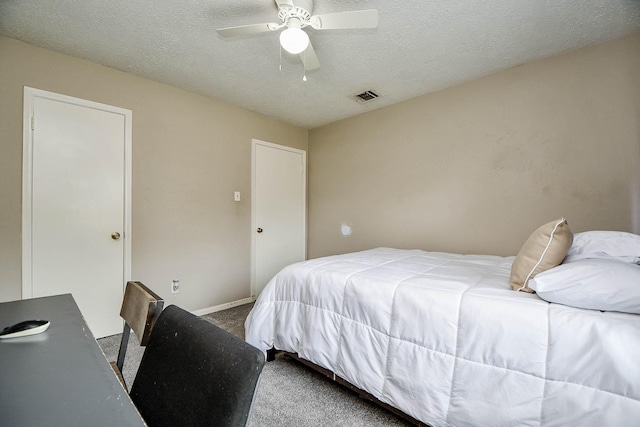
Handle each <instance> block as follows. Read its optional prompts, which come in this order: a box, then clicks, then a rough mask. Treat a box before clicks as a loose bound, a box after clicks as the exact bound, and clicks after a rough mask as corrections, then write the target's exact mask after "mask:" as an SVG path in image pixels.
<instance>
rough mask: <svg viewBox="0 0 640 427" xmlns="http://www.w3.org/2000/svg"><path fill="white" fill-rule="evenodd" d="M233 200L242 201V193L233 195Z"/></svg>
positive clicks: (237, 192)
mask: <svg viewBox="0 0 640 427" xmlns="http://www.w3.org/2000/svg"><path fill="white" fill-rule="evenodd" d="M233 200H235V201H236V202H239V201H240V192H239V191H236V192H235V193H233Z"/></svg>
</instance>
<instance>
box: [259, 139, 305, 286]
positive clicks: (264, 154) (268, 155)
mask: <svg viewBox="0 0 640 427" xmlns="http://www.w3.org/2000/svg"><path fill="white" fill-rule="evenodd" d="M252 163H253V177H252V178H253V184H252V190H253V191H252V195H253V200H252V225H253V227H252V228H253V239H252V243H253V245H252V246H253V256H252V264H253V269H252V270H253V274H252V295H253V296H256V297H257V296H258V295H259V294H260V292H261V291H262V289H263V288H264V286H265V285H266V284H267V282H269V280H270V279H271V278H272V277H273V276H274V275H275V274H276V273H277V272H278V271H280V270H281V269H282V268H283V267H285V266H286V265H288V264H292V263H294V262H298V261H303V260H304V259H305V255H306V153H305V152H304V151H301V150H297V149H294V148H290V147H285V146H282V145H276V144H270V143H267V142H263V141H258V140H254V141H253V162H252Z"/></svg>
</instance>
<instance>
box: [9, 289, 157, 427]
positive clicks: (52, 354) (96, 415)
mask: <svg viewBox="0 0 640 427" xmlns="http://www.w3.org/2000/svg"><path fill="white" fill-rule="evenodd" d="M28 319H44V320H49V321H51V326H49V329H48V330H47V331H45V332H43V333H41V334H38V335H32V336H29V337H22V338H13V339H6V340H0V426H3V427H10V426H65V427H67V426H109V427H114V426H143V425H145V424H144V421H143V420H142V418H141V417H140V415H139V414H138V411H137V410H136V408H135V406H134V405H133V403H132V402H131V399H130V398H129V395H128V394H127V392H126V391H125V390H124V388H123V387H122V386H121V385H120V382H119V381H118V379H117V378H116V376H115V375H114V373H113V371H112V370H111V367H110V366H109V363H108V362H107V360H106V359H105V357H104V355H103V354H102V351H101V350H100V347H99V346H98V343H97V342H96V340H95V338H94V337H93V335H92V334H91V332H90V331H89V328H88V327H87V325H86V323H85V321H84V319H83V317H82V314H81V313H80V310H79V309H78V306H77V305H76V303H75V301H74V300H73V298H72V296H71V295H70V294H66V295H58V296H53V297H46V298H35V299H30V300H23V301H13V302H6V303H0V329H2V328H4V327H6V326H10V325H12V324H14V323H18V322H20V321H22V320H28Z"/></svg>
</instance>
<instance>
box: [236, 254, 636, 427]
mask: <svg viewBox="0 0 640 427" xmlns="http://www.w3.org/2000/svg"><path fill="white" fill-rule="evenodd" d="M513 259H514V257H499V256H491V255H460V254H449V253H439V252H425V251H421V250H401V249H392V248H377V249H372V250H367V251H362V252H355V253H351V254H345V255H336V256H330V257H324V258H318V259H313V260H308V261H304V262H301V263H297V264H293V265H290V266H288V267H286V268H284V269H283V270H282V271H281V272H279V273H278V274H277V275H276V276H275V277H274V278H273V279H272V280H271V281H270V282H269V284H268V285H267V286H266V287H265V289H264V290H263V291H262V293H261V294H260V296H259V298H258V299H257V301H256V303H255V306H254V308H253V310H252V311H251V313H250V314H249V316H248V317H247V320H246V324H245V327H246V340H247V341H248V342H249V343H250V344H252V345H254V346H255V347H257V348H259V349H261V350H263V351H266V350H268V349H271V348H276V349H278V350H284V351H288V352H293V353H297V354H298V355H299V356H300V357H301V358H303V359H306V360H309V361H311V362H313V363H315V364H317V365H319V366H321V367H323V368H326V369H328V370H330V371H333V372H335V374H336V375H339V376H340V377H342V378H344V379H346V380H347V381H349V382H350V383H351V384H353V385H355V386H356V387H358V388H360V389H363V390H365V391H367V392H369V393H371V394H372V395H373V396H375V397H376V398H378V399H379V400H381V401H382V402H385V403H388V404H390V405H391V406H394V407H396V408H398V409H400V410H401V411H403V412H405V413H406V414H408V415H410V416H411V417H413V418H415V419H417V420H420V421H422V422H424V423H427V424H430V425H432V426H461V425H478V426H487V425H491V426H501V425H504V426H514V425H518V426H529V425H530V426H568V425H580V426H602V425H611V426H613V425H615V426H626V425H628V426H630V425H638V423H640V363H638V361H639V360H640V316H639V315H634V314H624V313H615V312H600V311H594V310H583V309H577V308H572V307H567V306H563V305H559V304H552V303H548V302H546V301H543V300H542V299H540V298H539V297H537V296H536V295H535V294H528V293H522V292H515V291H512V290H511V288H510V286H509V274H510V269H511V264H512V262H513Z"/></svg>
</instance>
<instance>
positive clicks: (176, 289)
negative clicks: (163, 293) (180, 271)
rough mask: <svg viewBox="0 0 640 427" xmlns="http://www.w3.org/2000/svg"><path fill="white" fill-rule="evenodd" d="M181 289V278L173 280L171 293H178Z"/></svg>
mask: <svg viewBox="0 0 640 427" xmlns="http://www.w3.org/2000/svg"><path fill="white" fill-rule="evenodd" d="M179 291H180V280H172V281H171V293H172V294H177V293H178V292H179Z"/></svg>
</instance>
